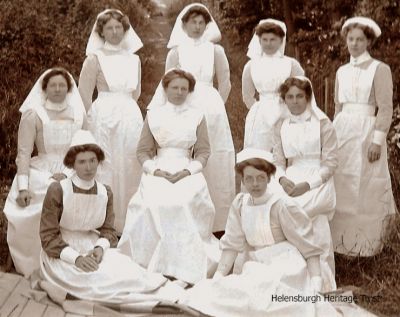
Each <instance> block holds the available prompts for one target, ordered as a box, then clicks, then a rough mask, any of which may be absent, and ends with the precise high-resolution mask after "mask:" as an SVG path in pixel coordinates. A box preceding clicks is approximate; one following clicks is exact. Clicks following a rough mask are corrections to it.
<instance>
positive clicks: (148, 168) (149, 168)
mask: <svg viewBox="0 0 400 317" xmlns="http://www.w3.org/2000/svg"><path fill="white" fill-rule="evenodd" d="M142 167H143V171H145V172H146V173H148V174H151V175H153V174H154V172H155V171H156V169H157V166H156V162H154V160H146V161H144V163H143V166H142Z"/></svg>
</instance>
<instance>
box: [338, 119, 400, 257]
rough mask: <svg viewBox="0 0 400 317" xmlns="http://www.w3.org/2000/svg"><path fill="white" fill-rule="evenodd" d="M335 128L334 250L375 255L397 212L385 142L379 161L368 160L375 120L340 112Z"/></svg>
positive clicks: (349, 253)
mask: <svg viewBox="0 0 400 317" xmlns="http://www.w3.org/2000/svg"><path fill="white" fill-rule="evenodd" d="M333 124H334V127H335V129H336V134H337V137H338V145H339V151H338V153H339V166H338V168H337V170H336V173H335V175H334V180H335V187H336V195H337V204H336V213H335V215H334V217H333V220H332V222H331V228H332V239H333V243H334V248H335V251H336V252H338V253H343V254H346V255H353V256H357V255H361V256H372V255H375V254H377V253H378V252H380V250H381V249H382V246H383V245H382V239H383V238H384V235H385V233H386V228H387V224H388V221H389V220H390V219H391V215H393V214H394V213H395V210H396V206H395V203H394V198H393V193H392V186H391V182H390V173H389V168H388V160H387V148H386V142H385V143H384V144H383V145H382V149H381V156H380V158H379V160H377V161H375V162H373V163H370V162H369V161H368V156H367V155H368V148H369V146H370V144H371V143H372V138H373V131H374V127H375V117H374V116H368V115H365V114H362V113H355V114H353V113H347V112H343V111H342V112H340V113H339V114H338V116H337V117H336V118H335V120H334V122H333Z"/></svg>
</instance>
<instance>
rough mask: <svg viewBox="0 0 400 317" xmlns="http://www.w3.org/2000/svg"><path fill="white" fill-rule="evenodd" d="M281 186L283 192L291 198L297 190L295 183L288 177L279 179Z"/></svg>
mask: <svg viewBox="0 0 400 317" xmlns="http://www.w3.org/2000/svg"><path fill="white" fill-rule="evenodd" d="M279 184H281V186H282V188H283V190H284V191H285V192H286V194H288V195H289V196H290V194H291V193H292V191H293V189H294V188H295V186H296V184H295V183H293V182H292V181H291V180H290V179H288V178H287V177H285V176H283V177H281V178H280V179H279Z"/></svg>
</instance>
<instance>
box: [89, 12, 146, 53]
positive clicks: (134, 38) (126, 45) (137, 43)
mask: <svg viewBox="0 0 400 317" xmlns="http://www.w3.org/2000/svg"><path fill="white" fill-rule="evenodd" d="M109 12H118V13H119V14H121V15H122V16H123V15H124V14H123V13H122V12H121V11H120V10H117V9H106V10H104V11H102V12H100V13H99V14H98V15H97V18H96V22H95V23H94V25H93V28H92V32H91V33H90V36H89V40H88V43H87V46H86V55H89V54H94V53H95V52H96V51H97V50H99V49H101V48H102V47H103V46H104V44H105V41H104V39H103V38H102V37H101V36H100V34H99V33H97V31H96V26H97V20H98V19H99V17H101V16H102V15H104V14H107V13H109ZM120 46H121V48H122V49H124V50H126V51H128V52H129V53H135V52H137V51H138V50H139V49H140V48H142V47H143V43H142V41H141V40H140V38H139V36H138V35H137V34H136V32H135V31H134V30H133V28H132V26H131V25H129V29H128V30H126V32H125V34H124V37H123V38H122V40H121V43H120Z"/></svg>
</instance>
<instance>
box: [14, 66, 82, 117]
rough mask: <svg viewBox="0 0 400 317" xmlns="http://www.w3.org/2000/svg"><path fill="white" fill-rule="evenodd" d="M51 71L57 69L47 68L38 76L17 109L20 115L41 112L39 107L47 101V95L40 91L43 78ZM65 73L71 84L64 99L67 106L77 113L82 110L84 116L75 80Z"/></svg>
mask: <svg viewBox="0 0 400 317" xmlns="http://www.w3.org/2000/svg"><path fill="white" fill-rule="evenodd" d="M53 69H57V68H49V69H48V70H46V71H45V72H44V73H43V74H42V75H40V77H39V79H38V80H37V81H36V83H35V84H34V85H33V87H32V89H31V91H30V92H29V94H28V96H27V97H26V98H25V101H24V102H23V103H22V106H21V107H20V108H19V111H20V112H21V113H24V112H25V111H27V110H29V109H38V110H39V111H40V110H41V109H40V107H43V106H44V104H45V102H46V100H47V95H46V93H45V92H44V91H43V89H42V81H43V78H44V76H46V74H48V73H49V72H50V71H52V70H53ZM67 73H68V76H69V78H70V80H71V84H72V86H71V89H70V91H69V92H68V93H67V96H66V97H65V99H66V101H67V104H68V106H72V107H73V108H74V109H79V111H80V110H82V114H85V113H86V110H85V107H84V105H83V101H82V98H81V95H80V94H79V91H78V87H76V84H75V80H74V78H73V77H72V75H71V74H70V73H69V72H67Z"/></svg>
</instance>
